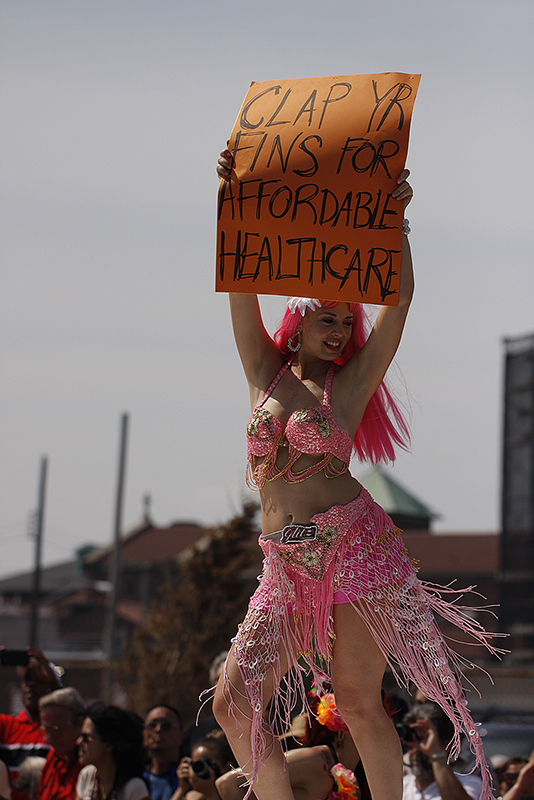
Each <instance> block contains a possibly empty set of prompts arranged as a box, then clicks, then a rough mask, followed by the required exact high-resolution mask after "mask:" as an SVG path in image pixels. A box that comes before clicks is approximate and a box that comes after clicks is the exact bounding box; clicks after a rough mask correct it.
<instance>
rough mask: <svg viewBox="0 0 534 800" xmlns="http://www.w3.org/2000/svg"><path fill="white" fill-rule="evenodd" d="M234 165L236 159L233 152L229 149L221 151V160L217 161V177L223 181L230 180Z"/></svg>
mask: <svg viewBox="0 0 534 800" xmlns="http://www.w3.org/2000/svg"><path fill="white" fill-rule="evenodd" d="M233 163H234V159H233V158H232V154H231V152H230V151H229V150H228V149H226V150H221V154H220V156H219V160H218V161H217V175H218V176H219V178H221V180H228V178H229V177H230V173H231V171H232V165H233Z"/></svg>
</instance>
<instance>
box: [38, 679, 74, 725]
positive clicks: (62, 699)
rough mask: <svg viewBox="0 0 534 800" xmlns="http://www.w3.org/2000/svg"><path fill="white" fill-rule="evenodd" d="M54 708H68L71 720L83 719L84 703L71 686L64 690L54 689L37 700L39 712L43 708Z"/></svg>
mask: <svg viewBox="0 0 534 800" xmlns="http://www.w3.org/2000/svg"><path fill="white" fill-rule="evenodd" d="M56 706H64V707H65V708H68V709H69V711H70V713H71V715H72V718H73V719H76V717H85V703H84V702H83V698H82V696H81V694H80V693H79V691H78V690H77V689H74V687H73V686H67V687H66V688H65V689H56V690H55V692H50V694H45V695H44V697H41V699H40V700H39V711H42V710H43V708H51V707H56Z"/></svg>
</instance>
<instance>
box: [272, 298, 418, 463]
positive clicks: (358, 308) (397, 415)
mask: <svg viewBox="0 0 534 800" xmlns="http://www.w3.org/2000/svg"><path fill="white" fill-rule="evenodd" d="M320 302H321V307H322V308H332V306H336V305H337V301H335V300H321V301H320ZM349 308H350V310H351V311H352V312H353V314H354V323H353V325H352V336H351V338H350V339H349V341H348V342H347V345H346V347H345V350H344V351H343V353H342V355H340V356H339V358H336V360H335V363H336V364H340V365H342V364H344V363H345V362H346V361H348V360H349V358H350V357H351V356H352V355H354V353H356V352H357V351H358V350H360V349H361V348H362V347H363V345H364V344H365V342H366V341H367V337H368V336H369V319H368V317H367V314H366V312H365V310H364V308H363V306H362V305H361V303H349ZM301 319H302V316H301V314H300V312H299V311H298V309H297V310H295V313H294V314H292V313H291V311H290V310H289V308H287V309H286V311H285V314H284V316H283V318H282V322H281V323H280V325H279V327H278V330H277V331H276V332H275V334H274V341H275V342H276V344H277V345H278V347H279V348H280V350H281V351H282V353H283V355H284V356H286V358H288V359H289V358H291V357H292V355H293V354H292V352H291V350H290V349H289V347H288V346H287V342H288V339H290V338H291V336H293V334H294V333H296V331H297V328H298V326H299V324H300V321H301ZM409 442H410V431H409V428H408V424H407V423H406V420H405V419H404V416H403V414H402V412H401V410H400V408H399V406H398V405H397V403H396V402H395V400H394V398H393V395H392V394H391V392H390V391H389V389H388V388H387V386H386V384H385V381H382V383H381V384H380V386H379V387H378V389H377V390H376V392H375V393H374V395H373V396H372V397H371V399H370V400H369V402H368V404H367V408H366V409H365V412H364V415H363V418H362V421H361V422H360V426H359V428H358V430H357V431H356V435H355V437H354V450H355V451H356V454H357V456H358V458H359V459H360V461H370V462H371V463H372V464H377V463H378V462H379V461H394V460H395V450H394V447H395V445H397V446H398V447H402V448H403V449H404V450H406V449H407V448H408V445H409Z"/></svg>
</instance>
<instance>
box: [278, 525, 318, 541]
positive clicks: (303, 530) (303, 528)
mask: <svg viewBox="0 0 534 800" xmlns="http://www.w3.org/2000/svg"><path fill="white" fill-rule="evenodd" d="M314 539H317V525H286V526H285V527H284V528H283V529H282V538H281V540H280V544H300V542H312V541H313V540H314Z"/></svg>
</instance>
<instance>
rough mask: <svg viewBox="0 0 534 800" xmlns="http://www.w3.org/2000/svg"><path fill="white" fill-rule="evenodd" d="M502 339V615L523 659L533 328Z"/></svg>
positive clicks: (528, 612)
mask: <svg viewBox="0 0 534 800" xmlns="http://www.w3.org/2000/svg"><path fill="white" fill-rule="evenodd" d="M504 345H505V375H504V426H503V456H502V464H503V472H502V573H501V583H500V589H501V592H500V603H501V612H500V617H501V620H502V624H503V626H504V629H505V630H507V631H508V632H509V633H510V635H511V638H510V645H509V646H510V649H511V651H512V658H513V661H514V662H515V663H518V664H519V663H525V662H533V661H534V334H531V335H529V336H522V337H519V338H514V339H505V341H504Z"/></svg>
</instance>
